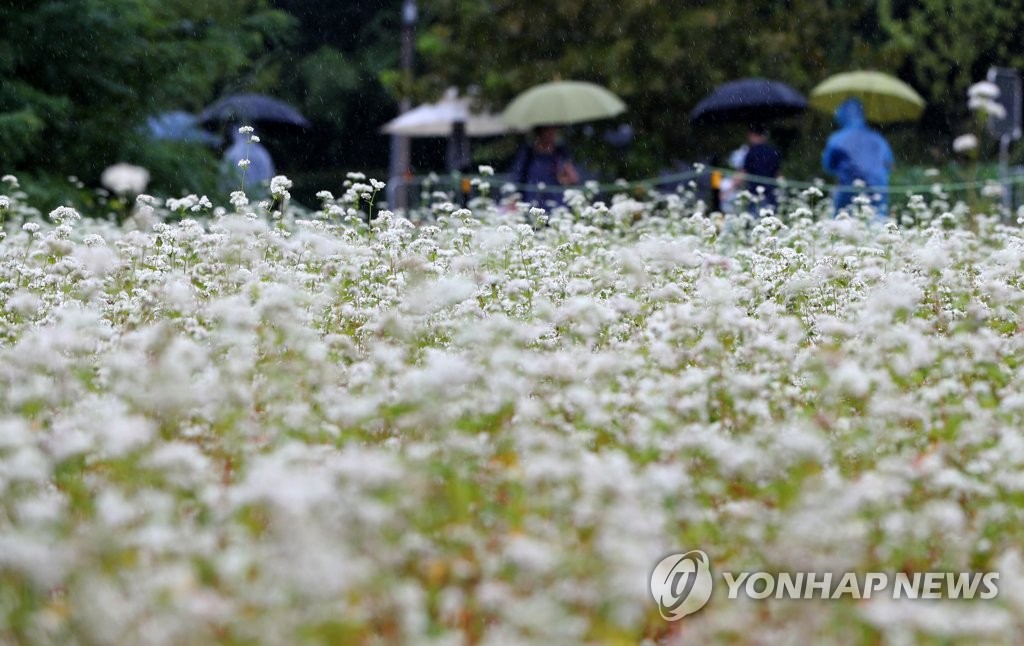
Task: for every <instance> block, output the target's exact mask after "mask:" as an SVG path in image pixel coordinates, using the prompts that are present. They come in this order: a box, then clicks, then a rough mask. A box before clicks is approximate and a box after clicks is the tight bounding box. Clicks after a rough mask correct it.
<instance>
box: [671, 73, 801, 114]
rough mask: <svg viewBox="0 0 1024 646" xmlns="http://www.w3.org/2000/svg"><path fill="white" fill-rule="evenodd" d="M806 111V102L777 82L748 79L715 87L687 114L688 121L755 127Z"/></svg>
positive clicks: (799, 95) (793, 91)
mask: <svg viewBox="0 0 1024 646" xmlns="http://www.w3.org/2000/svg"><path fill="white" fill-rule="evenodd" d="M805 110H807V99H805V98H804V97H803V95H801V94H800V93H799V92H797V91H796V90H794V89H793V88H792V87H790V86H788V85H786V84H785V83H783V82H781V81H769V80H767V79H760V78H749V79H740V80H738V81H730V82H728V83H725V84H723V85H720V86H718V88H716V89H715V91H714V92H712V93H711V94H709V95H707V96H706V97H704V99H702V100H701V102H700V103H698V104H697V107H696V108H694V109H693V112H691V113H690V121H731V122H737V121H738V122H748V123H755V122H759V121H770V120H772V119H781V118H783V117H791V116H793V115H796V114H800V113H802V112H804V111H805Z"/></svg>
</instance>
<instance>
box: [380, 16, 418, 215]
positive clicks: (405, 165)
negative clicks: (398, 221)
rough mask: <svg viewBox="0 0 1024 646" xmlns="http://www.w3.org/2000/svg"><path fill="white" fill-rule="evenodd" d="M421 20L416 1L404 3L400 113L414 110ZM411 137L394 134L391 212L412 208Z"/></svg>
mask: <svg viewBox="0 0 1024 646" xmlns="http://www.w3.org/2000/svg"><path fill="white" fill-rule="evenodd" d="M418 19H419V8H418V7H417V6H416V0H405V2H404V3H403V4H402V55H401V65H402V84H403V96H402V100H401V101H400V102H399V104H398V109H399V113H400V114H404V113H406V112H408V111H409V110H410V108H412V101H410V99H409V85H410V84H411V83H412V64H413V32H414V30H415V28H416V21H417V20H418ZM409 148H410V146H409V138H408V137H403V136H401V135H391V168H390V173H389V174H390V176H391V177H390V178H389V180H388V206H389V207H390V208H392V209H407V208H408V207H409V187H408V186H407V183H406V182H407V179H406V178H407V176H408V175H409V167H410V164H409Z"/></svg>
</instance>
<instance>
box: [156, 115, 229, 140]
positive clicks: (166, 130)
mask: <svg viewBox="0 0 1024 646" xmlns="http://www.w3.org/2000/svg"><path fill="white" fill-rule="evenodd" d="M146 129H147V130H148V132H149V134H150V136H151V137H153V139H157V140H161V141H183V142H186V143H197V144H206V145H209V146H216V145H217V144H219V143H220V137H218V136H217V135H215V134H213V133H212V132H207V131H206V130H203V129H202V127H200V125H199V119H198V118H197V117H196V115H194V114H192V113H190V112H185V111H183V110H172V111H170V112H162V113H160V114H158V115H155V116H152V117H148V118H147V119H146Z"/></svg>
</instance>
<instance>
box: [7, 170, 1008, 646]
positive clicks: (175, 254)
mask: <svg viewBox="0 0 1024 646" xmlns="http://www.w3.org/2000/svg"><path fill="white" fill-rule="evenodd" d="M356 179H359V178H356ZM349 185H350V187H351V188H350V189H349V192H348V193H347V194H346V195H345V196H343V197H341V198H339V199H335V198H334V197H332V196H331V195H329V194H326V193H323V194H321V197H322V199H323V200H324V202H323V206H322V208H321V209H320V210H318V211H315V212H306V211H300V210H298V209H293V208H292V207H290V206H288V204H287V190H286V189H287V187H288V186H290V183H287V182H280V181H279V182H278V183H277V187H276V188H275V189H274V190H275V193H277V204H280V203H281V202H282V201H283V202H284V204H285V207H284V209H283V213H281V212H275V213H268V212H267V209H268V208H269V205H267V204H262V205H255V204H248V203H246V199H245V198H244V196H242V195H240V194H235V195H234V196H233V198H232V201H231V203H232V204H233V206H231V207H228V209H224V208H221V207H214V206H213V205H212V204H211V203H210V201H209V200H206V199H205V198H197V197H195V196H190V197H188V198H184V199H181V200H170V201H169V202H170V203H165V202H163V201H160V200H156V199H154V198H148V197H145V196H143V197H141V198H140V199H139V201H138V204H137V206H136V207H135V212H134V215H132V216H131V217H129V218H128V219H127V221H126V222H125V224H123V225H116V224H114V223H113V222H105V221H100V220H94V219H89V218H85V219H81V218H79V216H78V213H77V212H75V211H74V210H73V209H69V208H65V207H62V208H59V209H57V210H55V211H54V212H53V213H51V214H49V215H47V214H38V213H35V212H33V210H32V209H30V208H29V207H27V206H26V205H25V203H24V202H25V195H24V194H23V193H21V192H20V190H19V189H18V188H17V186H16V183H15V182H14V180H13V178H8V179H7V183H6V184H4V185H2V186H0V190H3V191H4V192H6V194H7V195H6V196H5V197H4V198H3V201H2V202H0V220H3V222H4V226H5V231H6V234H0V235H4V237H3V238H2V239H0V631H2V632H0V641H3V642H5V643H8V642H31V643H65V644H101V643H124V644H129V643H135V644H192V643H211V642H212V643H224V644H243V643H254V642H261V643H281V644H284V643H338V644H377V643H380V644H389V643H408V644H453V645H454V644H466V645H476V644H576V643H587V644H606V643H610V644H635V643H641V642H645V641H646V642H647V643H649V644H676V643H686V644H691V643H693V644H697V643H711V642H719V643H723V642H724V643H768V642H772V643H775V642H780V643H791V644H797V643H818V644H907V643H937V644H938V643H943V644H945V643H951V642H953V641H972V642H984V643H1006V644H1011V643H1015V642H1017V640H1018V639H1019V634H1020V632H1021V630H1022V629H1024V619H1022V617H1024V560H1022V555H1021V550H1022V549H1024V387H1022V384H1024V334H1022V330H1024V318H1022V313H1024V289H1022V288H1024V236H1022V233H1021V230H1020V229H1019V228H1018V226H1017V225H1015V224H1014V225H1012V226H1011V225H1004V224H1000V221H999V219H998V218H996V217H995V216H986V215H984V214H983V213H974V214H972V213H970V212H969V211H968V210H967V209H966V208H965V207H964V206H962V205H959V206H956V205H953V204H952V203H951V202H950V201H949V200H948V199H946V198H945V197H944V196H941V195H931V196H926V197H919V198H914V199H912V200H911V201H910V205H909V206H908V207H905V208H901V209H900V212H899V213H897V215H898V216H900V222H899V224H896V223H894V222H890V223H887V224H880V223H878V222H877V221H876V220H875V219H874V218H873V217H872V214H871V213H870V212H869V210H870V207H869V206H867V204H866V202H864V203H862V204H860V205H859V206H858V207H857V208H856V209H855V212H854V213H851V214H849V215H846V214H843V215H840V217H838V218H835V219H834V218H832V217H831V213H829V211H830V206H829V205H828V204H827V200H824V199H823V196H821V194H820V193H817V192H815V191H813V190H811V191H808V192H806V193H805V195H804V196H803V197H802V198H799V199H798V200H797V203H795V204H788V205H786V207H785V208H784V209H783V211H782V213H781V215H780V216H779V217H778V218H776V217H766V218H763V219H760V220H756V221H755V220H751V219H749V218H746V217H741V216H728V217H726V218H725V219H723V218H722V216H721V215H718V214H715V215H713V216H712V215H708V214H705V213H704V207H703V205H702V204H701V203H700V202H698V201H697V200H696V199H695V198H694V197H693V196H692V194H689V193H688V192H687V191H685V190H684V191H682V192H681V193H678V194H666V195H658V194H648V195H646V196H642V197H638V196H629V195H625V194H623V195H619V196H615V197H614V198H611V197H607V198H606V199H607V205H606V204H604V203H600V202H597V201H595V199H593V198H589V197H587V196H586V195H583V194H582V193H580V194H572V195H570V196H569V198H568V199H567V202H568V203H569V204H571V205H572V206H571V207H570V208H565V209H556V210H554V211H553V212H552V213H550V214H540V213H538V212H536V211H534V212H533V213H531V212H530V210H529V207H526V206H519V207H518V208H515V207H513V208H512V210H511V211H509V209H508V208H506V207H504V206H501V205H499V204H496V203H495V202H494V201H491V200H488V199H486V198H483V199H477V200H475V201H474V202H473V203H471V204H470V206H469V208H467V209H460V208H458V207H456V206H454V205H453V204H451V203H446V202H447V200H448V199H450V198H447V197H445V196H441V195H436V196H435V197H434V200H433V202H434V203H433V204H432V205H430V206H425V207H423V208H421V209H418V210H417V211H416V212H414V213H412V214H410V219H411V220H413V221H410V220H407V219H403V218H401V217H398V216H396V215H393V214H391V213H389V212H387V211H380V210H377V209H376V208H372V209H371V208H370V203H369V202H368V199H367V198H368V197H369V194H370V193H372V192H375V191H376V190H377V189H379V186H378V184H377V183H371V184H370V185H369V186H367V185H364V184H362V183H355V184H352V182H351V181H350V182H349ZM274 208H276V207H274ZM371 212H372V216H371V217H372V220H371V222H372V224H371V225H370V226H367V225H366V223H365V222H366V217H367V215H368V214H369V213H371ZM689 549H701V550H704V551H705V552H706V553H707V554H708V555H709V557H710V560H711V562H712V564H713V566H714V567H715V568H716V569H722V570H730V571H757V570H765V571H773V572H781V571H809V570H813V571H820V572H845V571H857V572H868V571H882V572H890V573H894V572H924V571H950V572H954V571H955V572H960V571H997V572H999V573H1000V578H999V594H998V596H997V597H996V598H995V599H992V600H980V599H974V600H916V601H907V600H899V601H897V600H893V599H891V598H884V597H876V598H872V599H870V600H863V599H862V600H851V599H845V600H835V601H832V600H828V601H822V600H807V601H803V600H801V601H792V600H776V599H767V600H762V601H755V600H751V599H746V600H729V599H727V598H726V596H725V593H726V590H725V588H724V586H723V587H721V588H716V590H715V593H714V594H713V595H712V598H711V601H710V603H709V604H708V605H707V607H705V608H704V609H703V610H701V611H700V612H699V613H696V614H694V615H692V616H689V617H686V618H685V619H683V620H682V621H679V622H672V623H670V622H666V621H664V620H663V619H662V618H661V617H660V616H659V612H658V607H657V605H656V604H655V602H654V600H653V599H652V598H651V593H650V590H649V577H650V574H651V571H652V568H654V566H655V564H657V563H658V561H659V560H660V559H661V558H662V557H664V556H665V555H666V554H670V553H672V552H677V551H686V550H689Z"/></svg>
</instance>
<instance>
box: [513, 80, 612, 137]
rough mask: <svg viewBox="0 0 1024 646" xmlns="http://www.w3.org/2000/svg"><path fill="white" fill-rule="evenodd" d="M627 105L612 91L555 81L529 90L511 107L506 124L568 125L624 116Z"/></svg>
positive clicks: (528, 125) (521, 125) (518, 126)
mask: <svg viewBox="0 0 1024 646" xmlns="http://www.w3.org/2000/svg"><path fill="white" fill-rule="evenodd" d="M625 110H626V104H625V103H623V102H622V99H620V98H619V97H617V96H615V94H613V93H612V92H611V91H609V90H607V89H605V88H603V87H601V86H600V85H596V84H594V83H587V82H585V81H552V82H550V83H543V84H541V85H537V86H535V87H532V88H530V89H529V90H526V91H525V92H523V93H522V94H520V95H519V96H517V97H516V98H515V99H513V100H512V103H509V104H508V107H507V108H505V111H504V112H502V113H501V118H502V120H503V121H504V122H505V123H507V124H508V125H510V126H512V127H513V128H518V129H520V130H527V129H529V128H532V127H534V126H542V125H552V126H554V125H566V124H571V123H583V122H585V121H595V120H597V119H607V118H610V117H614V116H616V115H619V114H622V113H623V112H624V111H625Z"/></svg>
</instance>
